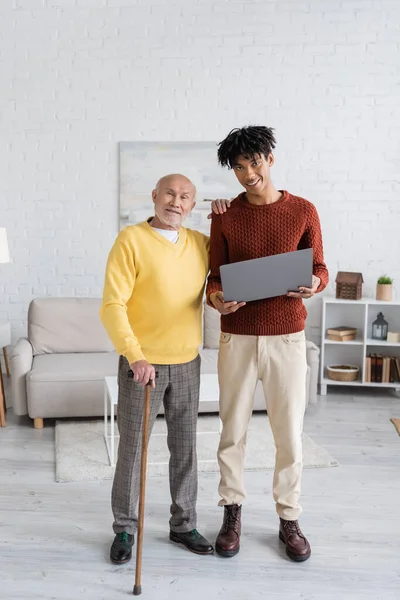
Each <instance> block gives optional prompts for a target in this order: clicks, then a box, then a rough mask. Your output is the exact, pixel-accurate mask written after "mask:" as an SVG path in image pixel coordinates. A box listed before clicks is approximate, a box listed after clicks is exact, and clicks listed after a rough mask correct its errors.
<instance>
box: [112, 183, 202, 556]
mask: <svg viewBox="0 0 400 600" xmlns="http://www.w3.org/2000/svg"><path fill="white" fill-rule="evenodd" d="M195 192H196V190H195V187H194V185H193V184H192V182H191V181H190V180H189V179H187V178H186V177H184V176H183V175H169V176H167V177H163V178H162V179H161V180H160V181H159V182H158V183H157V186H156V188H155V190H154V191H153V193H152V197H153V202H154V208H155V216H154V217H153V218H151V219H149V220H148V221H146V222H144V223H140V224H138V225H134V226H129V227H125V228H124V229H123V230H122V231H121V232H120V233H119V235H118V236H117V239H116V241H115V243H114V245H113V247H112V249H111V252H110V254H109V258H108V262H107V268H106V275H105V284H104V293H103V303H102V308H101V319H102V322H103V324H104V326H105V328H106V330H107V333H108V335H109V337H110V339H111V341H112V342H113V344H114V346H115V348H116V350H117V352H118V354H119V355H120V359H119V369H118V385H119V392H118V428H119V434H120V442H119V450H118V460H117V465H116V470H115V477H114V482H113V488H112V510H113V514H114V525H113V529H114V533H115V534H116V535H115V538H114V541H113V544H112V546H111V551H110V558H111V560H112V562H113V563H116V564H121V563H125V562H128V561H129V560H130V559H131V557H132V546H133V543H134V534H135V533H136V530H137V516H136V512H135V511H136V505H137V501H138V495H139V480H140V456H141V439H142V433H141V423H142V412H143V388H144V386H145V385H146V384H147V383H148V382H149V381H150V380H151V381H152V386H153V388H154V389H153V392H152V399H151V414H150V431H151V429H152V427H153V425H154V421H155V419H156V416H157V414H158V412H159V409H160V406H161V403H162V402H163V403H164V410H165V420H166V423H167V428H168V438H167V443H168V448H169V451H170V463H169V475H170V492H171V499H172V504H171V518H170V534H169V536H170V539H171V540H172V541H174V542H178V543H181V544H183V545H184V546H186V548H188V549H189V550H191V551H192V552H195V553H197V554H211V553H212V552H213V547H212V545H211V544H210V543H209V542H208V541H207V540H206V539H205V538H204V537H203V536H201V535H200V534H199V533H198V531H197V529H196V521H197V517H196V500H197V457H196V425H197V415H198V405H199V388H200V357H199V355H198V348H199V346H200V343H201V339H202V333H201V331H202V305H203V294H204V288H205V281H206V277H207V273H208V271H209V238H208V237H206V236H205V235H203V234H201V233H199V232H198V231H192V230H190V229H185V228H183V227H181V225H182V222H183V221H184V219H185V218H186V217H187V216H188V215H189V213H190V212H191V210H192V209H193V207H194V205H195ZM156 370H157V371H158V378H157V381H156V385H155V384H154V379H155V371H156ZM132 373H133V377H131V376H132Z"/></svg>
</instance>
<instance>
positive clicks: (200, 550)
mask: <svg viewBox="0 0 400 600" xmlns="http://www.w3.org/2000/svg"><path fill="white" fill-rule="evenodd" d="M169 539H170V540H172V541H173V542H178V544H183V545H184V546H185V547H186V548H187V549H188V550H190V552H194V553H195V554H212V553H213V552H214V548H213V547H212V545H211V544H210V542H209V541H207V540H206V538H204V537H203V536H202V535H200V533H199V532H198V531H197V529H192V531H187V532H186V533H176V532H175V531H170V532H169Z"/></svg>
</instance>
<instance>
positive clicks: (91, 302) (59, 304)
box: [28, 298, 113, 355]
mask: <svg viewBox="0 0 400 600" xmlns="http://www.w3.org/2000/svg"><path fill="white" fill-rule="evenodd" d="M100 307H101V300H100V298H36V299H34V300H32V302H31V303H30V305H29V313H28V337H29V340H30V342H31V344H32V347H33V353H34V355H37V354H52V353H69V352H111V351H112V350H113V346H112V344H111V341H110V340H109V338H108V336H107V333H106V331H105V329H104V327H103V324H102V322H101V320H100V314H99V313H100Z"/></svg>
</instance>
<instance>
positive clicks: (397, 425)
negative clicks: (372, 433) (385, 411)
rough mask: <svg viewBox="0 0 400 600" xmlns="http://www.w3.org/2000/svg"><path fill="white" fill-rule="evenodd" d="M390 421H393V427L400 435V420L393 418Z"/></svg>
mask: <svg viewBox="0 0 400 600" xmlns="http://www.w3.org/2000/svg"><path fill="white" fill-rule="evenodd" d="M390 420H391V421H392V423H393V425H394V426H395V428H396V431H397V433H398V434H399V435H400V419H396V418H395V417H393V418H392V419H390Z"/></svg>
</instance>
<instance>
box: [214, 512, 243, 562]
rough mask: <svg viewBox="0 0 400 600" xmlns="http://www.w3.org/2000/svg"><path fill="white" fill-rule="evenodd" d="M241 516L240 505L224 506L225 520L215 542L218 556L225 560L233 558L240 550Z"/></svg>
mask: <svg viewBox="0 0 400 600" xmlns="http://www.w3.org/2000/svg"><path fill="white" fill-rule="evenodd" d="M241 516H242V507H241V506H239V504H227V505H225V506H224V520H223V523H222V527H221V529H220V531H219V534H218V537H217V540H216V542H215V550H216V552H217V554H219V555H220V556H223V557H224V558H231V556H235V554H237V553H238V552H239V550H240V533H241Z"/></svg>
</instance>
